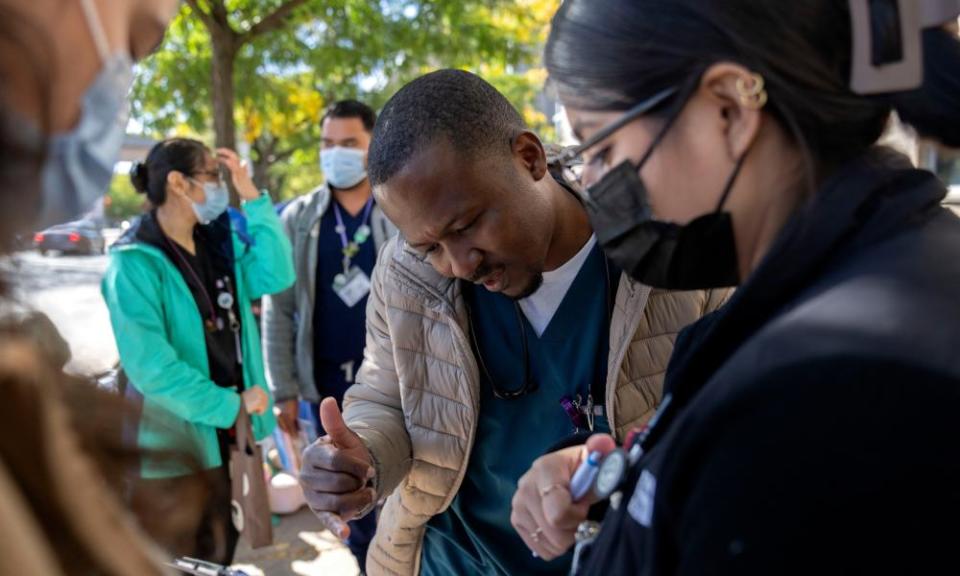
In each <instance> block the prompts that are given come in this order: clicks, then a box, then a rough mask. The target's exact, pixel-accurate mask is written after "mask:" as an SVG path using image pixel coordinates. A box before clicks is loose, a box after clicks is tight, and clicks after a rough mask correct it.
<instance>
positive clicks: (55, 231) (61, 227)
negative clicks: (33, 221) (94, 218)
mask: <svg viewBox="0 0 960 576" xmlns="http://www.w3.org/2000/svg"><path fill="white" fill-rule="evenodd" d="M33 245H34V247H35V248H36V249H37V250H39V251H40V253H41V254H43V255H44V256H46V255H47V254H49V253H50V252H59V253H62V254H91V255H92V254H103V253H104V252H106V248H107V242H106V240H105V239H104V238H103V232H102V231H101V230H100V228H99V227H98V226H97V225H96V224H94V223H93V222H90V221H88V220H80V221H77V222H68V223H66V224H58V225H56V226H53V227H52V228H47V229H46V230H44V231H43V232H37V233H36V234H35V235H34V236H33Z"/></svg>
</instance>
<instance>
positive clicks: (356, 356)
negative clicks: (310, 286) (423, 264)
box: [313, 200, 377, 402]
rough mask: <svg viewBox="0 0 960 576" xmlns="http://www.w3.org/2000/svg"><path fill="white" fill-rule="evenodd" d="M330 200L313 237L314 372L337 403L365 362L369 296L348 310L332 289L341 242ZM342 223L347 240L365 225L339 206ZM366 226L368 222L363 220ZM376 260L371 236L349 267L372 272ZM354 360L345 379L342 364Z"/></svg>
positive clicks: (340, 262) (360, 216) (324, 391)
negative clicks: (314, 251)
mask: <svg viewBox="0 0 960 576" xmlns="http://www.w3.org/2000/svg"><path fill="white" fill-rule="evenodd" d="M334 202H336V200H333V201H332V202H331V204H330V207H329V208H328V209H327V211H326V213H324V215H323V217H322V218H321V220H320V234H319V237H318V238H317V270H316V300H315V304H314V309H313V358H314V362H313V366H314V368H313V373H314V382H316V384H317V392H318V393H319V394H320V396H321V397H325V396H333V397H334V398H336V399H337V402H340V401H342V400H343V394H344V392H346V390H347V388H349V387H350V385H351V384H353V380H352V379H353V377H355V376H356V371H357V370H358V369H359V368H360V363H361V362H362V361H363V347H364V343H365V338H366V310H367V299H366V298H364V299H363V300H361V301H360V302H358V303H357V304H356V305H355V306H353V307H352V308H348V307H347V305H346V304H344V302H343V300H341V299H340V297H339V296H337V293H336V292H335V291H334V289H333V279H334V278H335V277H336V276H337V274H340V273H342V272H343V243H342V242H341V238H340V235H339V234H337V231H336V227H337V219H336V216H335V215H334V210H333V206H334ZM340 213H341V215H342V216H343V223H344V226H345V227H346V229H347V239H348V240H350V239H352V238H353V234H354V233H355V232H356V231H357V228H359V227H360V225H361V224H362V223H363V222H362V219H363V214H364V212H363V211H361V212H360V213H359V214H357V215H356V216H351V215H350V213H349V212H347V211H346V210H344V209H343V207H341V208H340ZM367 225H369V222H367ZM376 261H377V252H376V248H375V247H374V245H373V237H372V235H371V237H370V238H369V239H368V240H367V241H366V242H364V243H363V244H362V245H361V246H360V252H359V253H358V254H357V255H356V256H355V257H354V258H353V262H352V265H355V266H359V267H360V269H362V270H363V271H364V273H366V274H367V276H371V275H372V274H373V267H374V264H376ZM351 362H352V363H353V370H352V372H353V375H350V376H351V379H350V380H349V381H348V379H347V376H348V375H349V374H347V370H345V369H344V368H343V365H344V364H346V363H351Z"/></svg>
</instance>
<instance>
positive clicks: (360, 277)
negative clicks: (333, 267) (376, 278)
mask: <svg viewBox="0 0 960 576" xmlns="http://www.w3.org/2000/svg"><path fill="white" fill-rule="evenodd" d="M370 286H371V285H370V277H369V276H367V274H366V273H365V272H364V271H363V270H361V269H360V267H359V266H353V267H351V268H350V269H349V270H348V271H347V272H344V273H341V274H337V275H336V276H335V277H334V279H333V290H334V292H336V294H337V296H338V297H339V298H340V299H341V300H343V303H344V304H346V305H347V308H353V307H354V306H356V305H357V303H358V302H360V301H361V300H363V299H364V297H366V295H367V294H369V293H370Z"/></svg>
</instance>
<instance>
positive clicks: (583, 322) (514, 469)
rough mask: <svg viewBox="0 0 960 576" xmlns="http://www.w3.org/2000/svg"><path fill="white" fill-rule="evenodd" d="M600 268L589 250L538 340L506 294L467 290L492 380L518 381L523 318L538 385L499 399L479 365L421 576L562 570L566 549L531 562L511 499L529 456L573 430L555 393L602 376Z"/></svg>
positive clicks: (600, 260) (579, 388)
mask: <svg viewBox="0 0 960 576" xmlns="http://www.w3.org/2000/svg"><path fill="white" fill-rule="evenodd" d="M605 265H606V262H605V259H604V257H603V254H602V253H601V251H600V249H599V248H595V249H594V250H593V252H591V254H590V256H589V257H588V258H587V260H586V262H585V263H584V265H583V267H582V268H581V270H580V272H579V273H578V275H577V277H576V279H575V280H574V282H573V284H572V285H571V287H570V290H569V291H568V292H567V295H566V296H565V297H564V299H563V301H562V303H561V304H560V308H559V309H558V310H557V312H556V315H555V316H554V317H553V319H552V320H551V322H550V324H549V325H548V326H547V329H546V330H545V331H544V333H543V336H542V337H539V338H538V337H537V334H536V332H535V331H534V329H533V327H532V326H530V324H529V322H528V321H527V319H526V317H523V315H522V314H521V319H520V320H518V318H517V313H516V310H515V308H514V302H513V301H512V300H510V299H509V298H507V297H505V296H503V295H500V294H493V293H490V292H488V291H486V290H485V289H483V288H478V287H475V286H467V287H465V292H466V298H467V303H468V305H469V306H470V309H471V311H472V314H471V316H472V322H473V326H474V331H475V333H476V338H477V346H478V347H479V349H480V353H481V354H482V356H483V359H484V361H485V363H486V366H487V369H488V370H489V371H490V375H491V377H492V378H496V379H497V380H498V381H499V382H501V387H502V388H506V389H516V388H519V387H520V386H521V385H522V384H523V376H524V368H523V365H524V362H523V353H522V342H521V337H520V326H521V322H522V325H523V330H525V331H526V337H527V346H528V352H529V358H530V360H529V362H530V370H531V374H532V377H533V378H534V379H535V380H536V382H537V383H538V385H539V387H538V389H537V391H536V392H534V393H532V394H528V395H525V396H522V397H520V398H515V399H510V400H505V399H498V398H496V397H495V396H494V394H493V388H492V386H491V384H490V382H489V381H488V380H487V378H486V377H485V375H484V374H483V373H482V370H481V396H480V415H479V422H478V426H477V436H476V441H475V444H474V448H473V452H472V453H471V455H470V462H469V464H468V468H467V473H466V476H465V477H464V480H463V484H462V485H461V487H460V491H459V492H458V493H457V496H456V497H455V499H454V500H453V503H452V504H451V506H450V508H449V509H448V510H447V511H446V512H444V513H443V514H440V515H438V516H435V517H434V518H433V519H432V520H431V521H430V523H429V524H428V526H427V532H426V536H425V539H424V547H423V554H422V561H421V574H422V575H424V576H449V575H450V574H458V573H459V574H464V575H465V574H469V575H471V576H473V575H494V574H496V575H500V574H503V575H510V576H513V575H516V574H524V575H526V574H556V575H558V576H559V575H561V574H563V575H565V574H567V573H568V571H569V569H570V563H571V560H572V554H567V555H565V556H563V557H562V558H558V559H556V560H554V561H552V562H545V561H543V560H542V559H538V558H533V556H532V554H531V553H530V551H529V549H528V548H527V547H526V545H525V544H524V543H523V540H522V539H521V538H520V536H519V534H517V533H516V531H515V530H514V529H513V526H511V524H510V502H511V499H512V498H513V495H514V492H515V491H516V488H517V482H518V481H519V480H520V477H521V476H522V475H523V474H524V473H525V472H526V471H527V470H529V469H530V466H531V465H532V464H533V461H534V460H536V459H537V458H539V457H540V456H542V455H543V454H544V453H545V452H546V451H547V450H548V449H549V448H550V447H551V446H553V445H554V444H556V443H557V442H559V441H561V440H563V439H564V438H567V437H568V436H569V435H570V434H572V433H573V431H574V427H573V424H572V422H571V420H570V418H569V416H568V415H567V414H566V412H565V411H564V410H563V408H562V406H561V405H560V399H561V398H562V397H563V396H571V397H575V396H576V395H577V394H580V395H581V396H582V397H584V398H586V396H587V394H589V392H590V388H591V383H592V382H593V380H594V379H595V378H598V377H599V378H601V379H602V380H601V381H605V380H606V360H607V351H608V349H609V321H608V295H607V289H606V287H607V285H606V282H605V281H604V274H605V272H604V266H605ZM598 361H599V363H600V368H599V369H598V368H597V363H598ZM600 401H601V402H602V399H600ZM596 426H597V427H598V428H599V429H598V430H597V431H608V430H607V426H606V421H605V420H603V419H598V421H597V423H596Z"/></svg>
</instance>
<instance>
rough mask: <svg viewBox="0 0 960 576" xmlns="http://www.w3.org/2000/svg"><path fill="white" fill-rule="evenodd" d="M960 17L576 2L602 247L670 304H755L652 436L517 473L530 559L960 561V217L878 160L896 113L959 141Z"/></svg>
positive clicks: (749, 567)
mask: <svg viewBox="0 0 960 576" xmlns="http://www.w3.org/2000/svg"><path fill="white" fill-rule="evenodd" d="M958 13H960V3H957V2H956V1H955V0H945V1H943V0H942V1H937V0H933V1H928V0H920V1H915V2H914V1H896V0H876V1H869V2H868V1H866V0H851V1H850V2H845V1H841V0H832V1H830V0H819V1H810V2H784V1H782V0H723V1H722V2H721V1H712V0H709V1H705V0H674V1H671V2H664V1H662V0H590V1H587V0H566V1H565V2H564V4H563V7H562V8H561V9H560V11H559V13H558V14H557V16H556V17H555V19H554V22H553V27H552V31H551V35H550V40H549V42H548V45H547V49H546V64H547V68H548V70H549V72H550V76H551V79H552V82H553V83H554V85H555V87H556V89H557V91H558V93H559V95H560V98H561V100H562V101H563V103H564V104H565V106H566V109H567V114H568V116H569V119H570V121H571V124H572V126H573V128H574V131H575V133H576V134H577V135H578V137H579V138H580V140H581V142H582V145H581V146H580V147H579V149H578V150H576V152H578V153H580V154H581V156H582V160H583V163H584V169H583V173H582V179H583V184H584V185H585V187H587V189H588V196H589V206H590V208H589V209H590V213H591V219H592V221H593V225H594V229H595V230H596V232H597V236H598V239H600V241H601V242H602V243H603V245H604V249H605V251H606V252H607V254H609V255H610V257H611V259H613V260H615V261H616V262H617V264H619V265H620V266H621V267H622V268H623V269H624V270H626V271H628V272H629V273H630V274H632V275H633V276H635V277H636V278H637V279H639V280H641V281H643V282H645V283H647V284H650V285H653V286H655V287H658V288H669V289H694V288H696V289H700V288H711V287H719V286H730V285H738V286H739V289H738V291H737V293H736V295H735V296H734V297H733V299H732V300H731V301H730V302H729V303H728V305H727V306H726V307H725V308H724V309H722V310H720V311H719V312H717V313H715V314H713V315H711V316H708V317H706V318H704V319H703V320H702V321H700V322H699V323H697V324H695V325H693V326H692V327H690V328H689V329H688V330H687V331H685V332H684V333H683V334H682V335H681V336H680V338H679V339H678V341H677V343H676V347H675V349H674V354H673V359H672V361H671V365H670V368H669V370H668V373H667V376H666V381H665V385H664V400H663V403H662V405H661V406H660V409H659V411H658V412H657V414H656V415H655V416H654V417H653V420H651V422H650V423H649V424H648V426H647V427H646V428H645V429H643V430H638V431H636V433H634V434H631V435H630V436H628V438H627V439H626V442H624V443H623V445H622V447H621V448H616V449H615V448H614V446H615V445H614V442H613V440H612V439H611V438H610V437H602V436H601V437H593V438H590V439H589V440H588V441H587V446H586V448H584V447H574V448H569V449H566V450H560V451H558V452H554V453H552V454H550V455H547V456H544V457H543V458H541V459H540V460H538V461H537V462H536V463H535V465H534V466H533V468H532V469H531V470H530V471H529V472H528V473H527V475H526V476H524V478H523V479H522V480H521V482H520V485H519V488H518V491H517V494H516V496H515V497H514V501H513V515H512V522H513V524H514V526H515V527H516V529H517V530H518V532H519V533H520V534H521V536H522V537H524V540H525V541H526V542H527V544H528V545H529V546H530V548H531V550H532V551H533V553H534V554H537V555H539V556H544V557H545V558H547V559H549V558H550V554H549V553H548V552H547V551H546V550H544V549H542V547H540V546H539V541H538V540H539V539H538V538H537V537H536V536H537V535H539V534H541V533H543V532H544V530H549V531H550V532H552V533H555V532H556V531H558V530H560V531H565V532H566V534H567V535H568V539H567V543H568V544H572V543H573V542H574V539H575V537H576V540H577V542H579V544H578V545H577V547H578V554H577V556H578V558H577V562H576V563H575V564H576V565H575V568H574V570H575V571H577V570H578V569H579V572H578V573H580V574H691V575H694V574H696V575H700V574H765V575H766V574H841V573H843V574H848V573H863V574H875V573H894V572H896V573H930V572H932V570H930V569H929V568H933V567H936V569H937V571H938V572H949V573H954V572H957V571H958V569H960V568H958V561H957V560H956V558H955V556H954V554H953V549H954V542H953V540H954V538H953V534H955V528H954V529H951V527H954V526H955V519H956V518H957V517H958V516H960V458H958V457H957V454H958V453H960V418H958V417H957V414H958V412H960V353H958V352H957V350H958V348H957V343H958V342H960V221H958V219H957V218H956V217H955V216H954V215H952V214H951V213H950V212H949V211H947V210H946V209H944V208H942V207H941V205H940V203H941V201H942V200H943V198H944V196H945V193H946V191H945V187H944V185H943V184H942V183H941V182H940V181H939V180H938V179H937V178H936V177H935V176H934V175H933V174H931V173H929V172H925V171H921V170H917V169H915V168H914V167H913V165H912V164H911V162H910V160H909V159H908V158H907V157H905V156H903V155H901V154H899V153H897V152H894V151H893V150H890V149H888V148H884V147H881V146H879V145H878V140H879V139H880V137H881V135H882V133H883V132H884V129H885V127H886V126H887V125H888V121H889V120H890V118H891V113H892V112H893V111H894V110H896V111H897V112H898V114H899V117H900V118H901V119H902V120H903V121H905V122H907V123H909V124H911V125H912V126H913V127H914V128H915V129H916V130H917V131H918V132H919V133H920V134H921V135H923V136H926V137H929V138H932V139H937V140H940V141H941V142H942V143H943V144H946V145H948V146H958V145H960V41H958V38H957V24H956V18H957V15H958ZM570 159H572V155H571V158H570ZM591 452H595V453H596V455H595V456H594V457H593V458H592V459H591V460H592V461H593V462H594V463H596V462H597V460H600V459H601V458H602V460H600V462H601V463H600V464H599V468H598V469H595V470H594V472H593V473H592V474H591V473H590V470H591V467H590V464H584V459H585V455H586V454H588V453H591ZM578 469H579V470H583V471H586V472H587V473H586V474H576V475H575V471H578ZM582 485H583V486H587V487H588V488H589V492H588V493H587V495H586V496H585V497H584V498H582V499H581V500H578V501H577V502H576V503H574V502H573V500H574V494H576V493H577V492H578V490H577V489H578V488H581V487H582ZM601 501H602V502H603V503H604V504H608V505H609V506H608V509H607V510H606V513H605V517H603V522H602V524H599V525H598V524H591V523H590V522H585V520H586V519H587V515H588V510H589V507H590V505H591V504H594V503H596V502H601ZM594 511H595V512H596V508H594ZM536 519H539V521H540V522H544V523H546V524H547V525H546V526H542V525H540V524H539V523H538V521H537V520H536Z"/></svg>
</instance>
